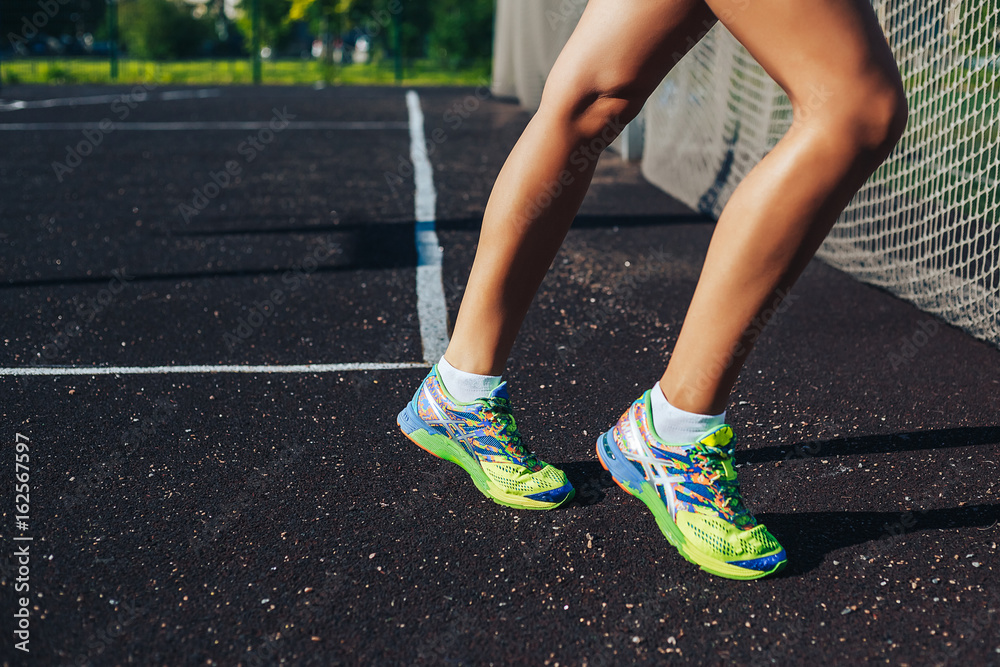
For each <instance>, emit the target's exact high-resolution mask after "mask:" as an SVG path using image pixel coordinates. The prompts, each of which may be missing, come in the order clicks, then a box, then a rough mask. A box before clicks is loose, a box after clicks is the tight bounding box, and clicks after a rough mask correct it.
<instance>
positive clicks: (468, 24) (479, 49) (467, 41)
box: [428, 0, 494, 67]
mask: <svg viewBox="0 0 1000 667" xmlns="http://www.w3.org/2000/svg"><path fill="white" fill-rule="evenodd" d="M493 3H494V0H436V1H435V2H434V3H432V4H433V16H432V18H433V23H432V27H431V31H430V35H429V40H428V41H429V51H430V52H429V54H428V55H430V56H432V57H434V58H435V59H438V60H441V61H443V62H445V63H447V64H448V65H450V66H453V67H454V66H460V65H467V64H469V63H470V62H473V61H476V60H483V59H489V58H490V57H491V56H492V54H493Z"/></svg>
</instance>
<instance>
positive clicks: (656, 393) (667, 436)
mask: <svg viewBox="0 0 1000 667" xmlns="http://www.w3.org/2000/svg"><path fill="white" fill-rule="evenodd" d="M649 396H650V399H651V400H650V403H651V405H650V409H651V410H652V412H653V430H654V431H656V435H657V436H659V438H660V440H662V441H663V442H666V443H668V444H671V445H689V444H691V443H692V442H697V441H698V440H699V439H700V438H701V437H702V436H703V435H705V434H706V433H707V432H709V431H711V430H712V429H713V428H716V427H719V426H722V425H723V424H725V423H726V413H725V411H723V412H722V414H718V415H699V414H695V413H693V412H686V411H684V410H681V409H680V408H675V407H674V406H672V405H670V401H668V400H667V397H666V396H665V395H664V394H663V390H662V389H661V388H660V383H659V382H657V383H656V384H655V385H654V386H653V388H652V389H651V390H650V392H649Z"/></svg>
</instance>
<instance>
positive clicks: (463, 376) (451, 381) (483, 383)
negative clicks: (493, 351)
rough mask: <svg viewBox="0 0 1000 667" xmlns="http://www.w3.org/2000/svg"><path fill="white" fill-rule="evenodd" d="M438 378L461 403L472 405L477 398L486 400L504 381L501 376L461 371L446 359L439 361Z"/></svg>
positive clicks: (442, 358)
mask: <svg viewBox="0 0 1000 667" xmlns="http://www.w3.org/2000/svg"><path fill="white" fill-rule="evenodd" d="M437 367H438V377H439V378H440V379H441V383H442V384H444V387H445V389H447V390H448V393H449V394H451V395H452V397H453V398H454V399H455V400H456V401H459V402H460V403H471V402H472V401H474V400H476V399H477V398H486V397H487V396H489V395H490V394H491V393H492V392H493V390H494V389H496V388H497V387H499V386H500V383H501V382H502V381H503V380H502V378H501V376H499V375H476V374H475V373H466V372H465V371H460V370H458V369H457V368H455V367H454V366H452V365H451V364H449V363H448V360H447V359H445V358H444V357H441V360H440V361H438V364H437Z"/></svg>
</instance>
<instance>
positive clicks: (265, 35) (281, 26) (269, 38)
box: [236, 0, 292, 52]
mask: <svg viewBox="0 0 1000 667" xmlns="http://www.w3.org/2000/svg"><path fill="white" fill-rule="evenodd" d="M253 1H254V0H239V2H238V3H237V4H236V8H237V9H239V10H240V17H239V18H238V19H236V25H237V27H238V28H239V30H240V32H242V33H243V37H244V39H245V40H246V43H247V44H250V43H251V37H252V34H253V33H252V26H251V25H250V12H251V7H252V6H253V5H252V3H253ZM257 1H258V2H260V33H261V34H260V43H261V46H266V47H269V48H270V49H271V50H272V52H273V51H277V50H279V49H280V48H281V46H282V45H283V44H284V41H285V39H286V38H287V37H288V32H289V30H288V26H289V23H290V21H289V11H290V10H291V8H292V0H257Z"/></svg>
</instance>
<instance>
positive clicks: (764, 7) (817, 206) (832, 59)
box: [660, 0, 907, 414]
mask: <svg viewBox="0 0 1000 667" xmlns="http://www.w3.org/2000/svg"><path fill="white" fill-rule="evenodd" d="M708 4H709V5H710V6H711V7H712V9H713V10H714V11H715V12H716V13H717V14H718V16H719V17H720V19H721V20H722V22H723V23H724V24H725V26H726V27H727V28H729V30H730V31H731V32H732V33H733V35H735V36H736V38H737V39H739V40H740V42H741V43H742V44H743V45H744V46H745V47H746V48H747V49H748V50H749V51H750V53H751V54H752V55H753V56H754V57H755V58H756V59H757V61H758V62H759V63H760V64H761V65H762V66H763V67H764V69H765V70H767V72H768V74H770V75H771V77H773V78H774V80H775V81H777V82H778V83H779V84H780V85H781V86H782V88H784V90H785V91H786V92H787V93H788V96H789V98H790V99H791V101H792V108H793V112H794V121H793V124H792V127H791V129H790V130H789V132H788V133H787V134H786V136H785V137H784V138H782V140H781V141H780V142H779V143H778V145H777V146H776V147H775V148H774V150H772V151H771V152H770V153H769V154H768V155H767V156H766V157H765V158H764V159H763V160H762V161H761V162H760V163H759V164H758V165H757V166H756V167H755V168H754V169H753V170H752V171H751V172H750V173H749V174H748V175H747V177H746V178H745V179H744V181H743V182H742V183H741V184H740V186H739V187H738V188H737V189H736V191H735V192H734V193H733V195H732V197H731V198H730V200H729V202H728V203H727V205H726V207H725V209H724V210H723V212H722V215H721V216H720V218H719V222H718V225H717V226H716V229H715V234H714V236H713V238H712V242H711V245H710V247H709V250H708V255H707V257H706V260H705V265H704V268H703V270H702V274H701V277H700V279H699V281H698V286H697V288H696V290H695V294H694V298H693V300H692V302H691V306H690V308H689V310H688V313H687V316H686V317H685V320H684V325H683V327H682V328H681V333H680V335H679V338H678V340H677V345H676V346H675V348H674V351H673V355H672V357H671V359H670V363H669V365H668V367H667V370H666V373H664V375H663V378H662V379H661V381H660V387H661V388H662V389H663V392H664V394H665V395H666V397H667V399H668V400H669V401H670V403H671V404H672V405H674V406H676V407H678V408H681V409H683V410H686V411H688V412H694V413H701V414H716V413H718V412H721V411H722V410H723V409H724V408H725V405H726V401H727V399H728V397H729V393H730V391H731V390H732V387H733V385H734V384H735V382H736V378H737V375H738V374H739V372H740V369H741V368H742V366H743V362H744V360H745V359H746V357H747V354H748V353H749V351H750V349H751V348H752V347H753V344H754V342H755V341H756V339H757V337H758V336H759V335H760V329H761V327H762V326H763V324H764V323H765V322H763V321H762V319H761V318H762V317H764V318H766V317H767V313H768V312H771V313H773V310H772V309H773V308H774V307H775V306H776V305H778V304H779V303H780V301H781V299H782V298H783V297H784V295H785V293H786V292H787V290H788V289H790V288H791V286H792V284H793V283H794V282H795V280H796V279H797V278H798V276H799V274H800V273H801V272H802V270H803V269H804V268H805V266H806V264H807V263H808V262H809V260H810V259H811V258H812V256H813V254H814V253H815V252H816V249H817V248H818V247H819V245H820V243H821V242H822V240H823V238H824V237H825V236H826V235H827V233H828V232H829V230H830V228H831V227H832V226H833V223H834V222H835V221H836V219H837V217H838V216H839V215H840V212H841V211H842V210H843V208H844V206H846V205H847V202H848V201H849V200H850V198H851V197H852V196H853V195H854V193H855V192H856V191H857V189H858V188H860V187H861V185H862V184H863V183H864V182H865V181H866V180H867V179H868V177H869V176H870V175H871V174H872V172H873V171H874V170H875V169H876V168H877V167H878V165H879V164H881V163H882V161H883V160H884V159H885V158H886V156H887V155H888V154H889V152H890V151H891V150H892V147H893V146H894V145H895V144H896V142H897V141H898V139H899V136H900V134H901V133H902V131H903V129H904V127H905V124H906V113H907V112H906V101H905V97H904V93H903V89H902V84H901V83H900V79H899V73H898V71H897V69H896V65H895V62H894V61H893V58H892V54H891V53H890V51H889V48H888V46H887V45H886V42H885V38H884V36H883V35H882V32H881V29H880V28H879V25H878V23H877V21H876V18H875V14H874V12H873V11H872V8H871V5H870V4H869V2H868V1H867V0H814V1H812V2H795V1H794V0H775V1H773V2H751V1H750V0H708Z"/></svg>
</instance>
